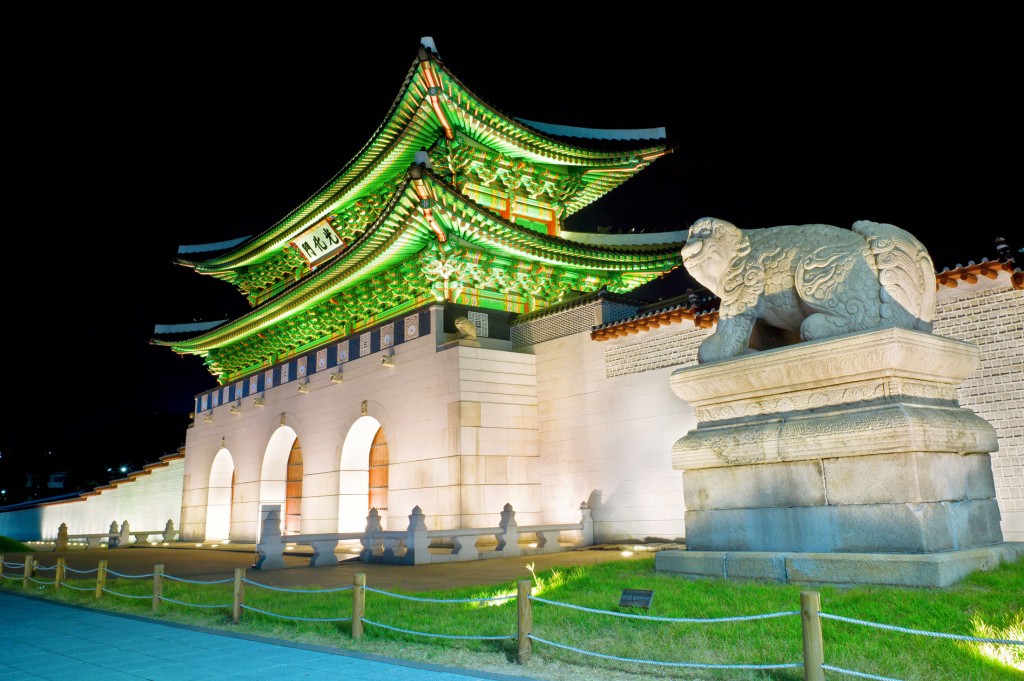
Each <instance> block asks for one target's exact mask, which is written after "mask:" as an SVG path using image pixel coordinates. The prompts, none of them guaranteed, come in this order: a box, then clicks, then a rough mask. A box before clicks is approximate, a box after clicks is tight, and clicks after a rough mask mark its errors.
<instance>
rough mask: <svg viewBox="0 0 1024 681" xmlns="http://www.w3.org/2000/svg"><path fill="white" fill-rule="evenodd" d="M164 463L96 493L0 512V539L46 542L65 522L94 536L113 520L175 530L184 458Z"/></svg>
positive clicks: (140, 527) (72, 531) (73, 531)
mask: <svg viewBox="0 0 1024 681" xmlns="http://www.w3.org/2000/svg"><path fill="white" fill-rule="evenodd" d="M167 463H168V465H167V466H163V467H160V468H153V469H151V472H150V473H149V474H148V475H140V476H139V477H138V478H136V479H135V480H133V481H131V482H123V483H119V484H118V485H117V487H115V488H113V489H107V490H103V491H102V492H101V493H100V494H98V495H94V496H89V497H85V498H84V499H80V500H75V501H70V502H58V503H53V504H43V505H40V506H35V507H32V508H26V509H22V510H19V511H10V512H7V513H0V535H3V536H5V537H13V538H14V539H20V540H37V539H44V540H46V539H54V538H56V536H57V528H58V527H59V526H60V524H61V523H67V524H68V532H69V533H70V534H93V533H99V532H106V531H107V530H109V529H110V523H111V521H117V523H118V524H120V523H121V522H123V521H125V520H127V521H128V524H129V525H130V526H131V528H132V529H133V530H161V531H162V530H163V529H164V525H165V524H166V523H167V521H168V520H173V521H174V526H175V527H178V524H179V521H180V517H181V487H182V473H183V472H184V470H185V460H184V459H172V460H170V461H168V462H167Z"/></svg>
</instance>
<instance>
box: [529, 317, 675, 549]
mask: <svg viewBox="0 0 1024 681" xmlns="http://www.w3.org/2000/svg"><path fill="white" fill-rule="evenodd" d="M685 329H686V326H685V324H684V325H681V326H671V327H665V328H663V329H660V330H658V331H653V332H650V333H647V334H644V335H643V336H630V337H629V338H628V339H620V340H618V341H608V342H601V343H598V342H595V341H593V340H591V339H590V334H589V332H586V331H585V332H581V333H575V334H572V335H569V336H564V337H562V338H558V339H555V340H551V341H547V342H544V343H540V344H538V345H536V346H534V348H533V350H534V352H535V353H536V356H537V397H538V402H539V405H540V413H539V426H540V457H541V481H542V485H543V499H544V520H545V522H572V521H575V515H576V513H577V511H575V508H576V507H578V506H579V504H580V502H581V501H587V502H589V503H590V505H591V508H592V509H593V517H594V531H595V538H596V541H598V542H614V541H630V540H638V541H639V540H644V539H665V540H677V539H680V538H681V537H683V535H684V533H685V532H684V523H683V513H684V508H683V496H682V478H681V476H680V475H679V473H678V472H676V471H673V470H672V461H671V451H672V445H673V443H674V442H675V441H676V439H678V438H679V436H680V434H681V433H685V432H686V431H688V430H689V429H690V428H693V427H694V425H695V422H694V419H693V412H692V410H691V409H690V408H689V406H688V405H686V404H685V403H684V402H683V401H681V400H680V399H679V398H677V397H676V396H675V395H674V394H673V393H672V391H671V389H670V388H669V380H668V377H669V374H670V373H671V372H672V369H673V368H674V366H673V365H669V364H665V363H664V362H663V361H662V360H659V362H660V363H659V362H653V363H651V364H649V365H645V367H649V368H650V370H646V371H645V370H642V369H636V370H634V371H632V372H624V371H623V372H618V373H617V375H609V374H610V371H609V368H608V367H609V365H608V364H607V363H606V358H607V357H608V356H609V355H610V354H614V355H615V357H616V358H619V359H616V360H615V361H616V362H620V361H621V362H632V361H634V360H637V361H643V358H644V357H645V356H646V355H647V354H648V353H649V352H650V349H651V347H652V346H653V347H659V348H660V347H662V346H668V347H671V348H676V347H677V346H678V345H680V344H681V342H682V339H684V338H685V337H686V336H687V331H686V330H685ZM666 331H671V332H674V333H669V334H667V333H665V332H666ZM669 336H673V337H671V338H670V337H669ZM627 346H628V347H627ZM624 348H625V349H624ZM675 351H676V350H673V352H675ZM679 352H687V351H683V350H679ZM690 354H692V353H690ZM656 364H657V365H658V366H659V368H656V369H655V368H654V365H656ZM635 366H637V367H639V366H640V365H635Z"/></svg>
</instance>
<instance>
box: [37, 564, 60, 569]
mask: <svg viewBox="0 0 1024 681" xmlns="http://www.w3.org/2000/svg"><path fill="white" fill-rule="evenodd" d="M56 569H57V566H56V565H51V566H50V567H46V566H45V565H40V564H39V563H36V570H56Z"/></svg>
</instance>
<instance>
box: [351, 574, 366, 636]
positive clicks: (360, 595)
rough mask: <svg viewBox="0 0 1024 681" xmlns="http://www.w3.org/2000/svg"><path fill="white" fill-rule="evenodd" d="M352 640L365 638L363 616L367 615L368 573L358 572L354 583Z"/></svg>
mask: <svg viewBox="0 0 1024 681" xmlns="http://www.w3.org/2000/svg"><path fill="white" fill-rule="evenodd" d="M352 584H353V588H352V638H354V639H360V638H362V637H363V615H364V614H366V589H365V588H364V587H365V586H366V573H365V572H357V573H356V575H355V579H354V580H353V582H352Z"/></svg>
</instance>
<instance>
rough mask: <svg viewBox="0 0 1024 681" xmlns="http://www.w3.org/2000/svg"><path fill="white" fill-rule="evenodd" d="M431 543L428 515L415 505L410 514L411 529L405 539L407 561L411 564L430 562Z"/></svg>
mask: <svg viewBox="0 0 1024 681" xmlns="http://www.w3.org/2000/svg"><path fill="white" fill-rule="evenodd" d="M429 545H430V540H429V539H427V522H426V516H424V515H423V509H421V508H420V507H419V506H414V507H413V509H412V514H411V515H410V516H409V529H408V530H407V536H406V540H405V562H406V563H408V564H411V565H422V564H423V563H429V562H430V551H429V550H428V549H427V547H428V546H429Z"/></svg>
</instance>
